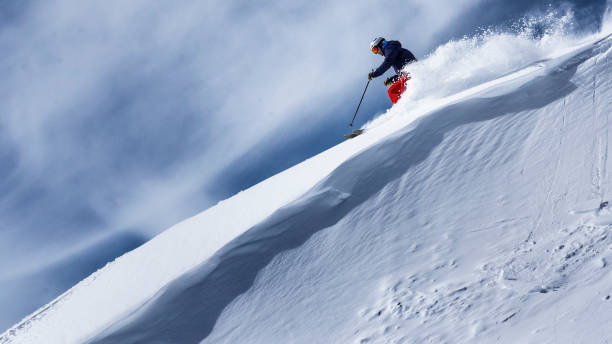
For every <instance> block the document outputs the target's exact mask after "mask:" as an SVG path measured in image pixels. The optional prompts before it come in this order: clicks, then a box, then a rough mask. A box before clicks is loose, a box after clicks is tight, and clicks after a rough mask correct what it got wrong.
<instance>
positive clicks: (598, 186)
mask: <svg viewBox="0 0 612 344" xmlns="http://www.w3.org/2000/svg"><path fill="white" fill-rule="evenodd" d="M611 70H612V38H611V37H610V36H600V37H597V38H593V37H592V38H590V39H589V40H588V41H586V40H585V41H582V42H577V43H576V45H575V46H573V47H572V48H571V49H567V50H566V51H564V52H563V53H559V54H556V55H555V56H552V57H550V58H546V59H539V60H537V61H531V63H528V64H526V66H525V67H524V68H520V69H517V70H514V71H511V72H509V73H507V74H506V75H504V76H503V77H501V78H497V79H494V80H490V81H488V82H486V83H484V84H479V85H476V86H475V87H472V88H470V89H467V90H464V91H462V92H460V93H458V94H453V95H450V96H448V97H445V98H440V99H437V100H436V101H435V102H433V103H427V104H425V103H423V104H411V105H414V107H413V108H409V107H408V104H409V103H408V101H403V102H400V103H398V105H397V106H395V107H394V108H393V109H391V110H390V111H389V113H387V114H386V115H385V116H387V120H385V121H382V122H381V123H379V125H377V126H376V125H372V126H371V127H369V129H368V131H367V132H366V133H365V134H363V135H361V136H359V137H357V138H355V139H353V140H350V141H347V142H345V143H343V144H341V145H339V146H337V147H334V148H332V149H330V150H329V151H326V152H324V153H321V154H320V155H318V156H316V157H314V158H312V159H310V160H308V161H305V162H304V163H302V164H300V165H297V166H295V167H294V168H292V169H289V170H287V171H285V172H283V173H281V174H279V175H277V176H275V177H273V178H270V179H269V180H266V181H264V182H262V183H261V184H259V185H257V186H255V187H253V188H251V189H249V190H246V191H244V192H242V193H240V194H238V195H236V196H234V197H233V198H231V199H228V200H226V201H224V202H222V203H220V204H218V205H217V206H216V207H214V208H211V209H209V210H207V211H206V212H204V213H202V214H200V215H198V216H196V217H194V218H192V219H189V220H187V221H185V222H183V223H181V224H178V225H177V226H175V227H173V228H171V229H169V230H167V231H166V232H164V233H162V234H161V235H159V236H158V237H156V238H155V239H153V240H152V241H150V242H149V243H147V244H145V245H143V246H142V247H140V248H138V249H136V250H134V251H132V252H130V253H128V254H127V255H125V256H123V257H121V258H120V259H118V260H117V261H115V262H113V263H111V264H109V265H108V266H107V267H105V268H104V269H102V270H100V271H98V272H97V273H95V274H94V275H92V276H90V277H89V278H88V279H86V280H84V281H83V282H81V283H80V284H78V285H76V286H75V287H74V288H72V289H71V290H70V291H68V292H67V293H66V294H64V295H63V296H61V297H60V298H58V299H57V300H55V301H54V302H53V303H52V304H49V305H47V306H46V307H45V308H43V309H41V310H40V311H39V312H37V313H36V314H34V315H32V316H30V317H29V318H27V319H25V320H24V321H23V322H22V323H20V324H18V325H16V326H15V327H14V328H12V329H10V330H9V331H8V332H6V333H5V334H3V336H2V337H0V342H1V343H41V342H45V343H80V342H89V343H197V342H203V343H292V342H295V343H423V342H434V343H437V342H449V343H466V342H483V343H485V342H495V341H499V342H505V343H526V342H533V343H571V342H605V341H606V340H612V325H610V324H612V300H611V295H612V274H611V271H610V266H609V262H610V261H611V260H612V233H610V230H612V209H611V208H610V207H609V206H608V205H607V204H606V203H605V202H606V201H609V200H612V190H611V189H610V188H611V187H612V185H610V183H609V182H608V181H609V179H610V176H609V173H610V172H609V171H610V169H611V168H612V166H610V162H609V161H608V151H609V130H610V128H611V126H612V123H610V122H609V116H610V114H611V112H612V73H611V72H610V71H611ZM610 204H612V203H610Z"/></svg>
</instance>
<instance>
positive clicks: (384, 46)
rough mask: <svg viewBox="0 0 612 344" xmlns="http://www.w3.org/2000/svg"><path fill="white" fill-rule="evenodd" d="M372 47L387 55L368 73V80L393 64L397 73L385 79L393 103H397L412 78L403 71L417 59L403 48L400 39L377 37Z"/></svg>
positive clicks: (378, 52)
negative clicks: (407, 82) (391, 39)
mask: <svg viewBox="0 0 612 344" xmlns="http://www.w3.org/2000/svg"><path fill="white" fill-rule="evenodd" d="M370 49H371V50H372V52H373V53H374V54H378V55H381V56H384V57H385V60H384V61H383V63H382V64H381V65H380V67H378V68H377V69H376V70H375V71H373V72H371V73H369V74H368V80H372V79H373V78H377V77H379V76H381V75H383V74H384V73H385V72H386V71H387V70H388V69H389V68H391V67H392V66H393V69H394V70H395V75H394V76H392V77H390V78H388V79H387V80H385V86H391V87H389V90H388V91H387V93H389V98H391V102H392V103H393V104H395V103H397V101H398V100H399V98H400V97H401V95H402V93H404V91H406V81H408V80H410V74H408V73H406V72H402V69H403V68H404V67H405V66H406V65H407V64H409V63H412V62H415V61H416V60H417V59H416V57H414V55H413V54H412V53H411V52H410V50H408V49H404V48H402V44H401V43H400V42H399V41H387V40H386V39H384V38H382V37H376V38H374V39H373V40H372V42H370Z"/></svg>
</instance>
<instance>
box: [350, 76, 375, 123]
mask: <svg viewBox="0 0 612 344" xmlns="http://www.w3.org/2000/svg"><path fill="white" fill-rule="evenodd" d="M368 85H370V80H369V79H368V83H367V84H366V87H365V89H364V90H363V94H362V95H361V100H360V101H359V105H357V110H355V115H354V116H353V120H352V121H351V123H350V124H349V127H352V126H353V122H355V117H357V111H359V107H360V106H361V102H362V101H363V96H365V93H366V91H367V90H368Z"/></svg>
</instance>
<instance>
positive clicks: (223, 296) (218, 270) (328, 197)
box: [91, 43, 597, 343]
mask: <svg viewBox="0 0 612 344" xmlns="http://www.w3.org/2000/svg"><path fill="white" fill-rule="evenodd" d="M595 44H597V43H595ZM591 56H592V54H591V51H590V50H589V49H588V48H587V49H580V51H579V52H578V53H577V54H574V55H572V56H570V57H569V58H568V59H566V60H565V61H566V62H567V64H566V65H567V67H568V68H569V69H570V72H569V74H567V73H566V72H565V71H556V70H555V68H556V67H555V66H551V67H552V68H551V71H550V72H551V75H552V76H551V77H550V78H552V79H553V80H554V81H555V82H556V83H559V86H561V85H563V82H562V81H564V80H565V81H566V82H567V78H569V77H570V76H571V75H572V73H571V69H572V66H574V65H577V64H580V63H582V62H583V61H584V60H586V59H587V58H589V57H591ZM561 64H563V63H561ZM539 69H540V68H536V69H535V70H539ZM557 73H566V74H567V76H564V77H562V78H558V77H557V76H556V74H557ZM520 75H523V74H520ZM520 75H519V76H520ZM562 75H563V74H562ZM532 77H534V75H532ZM514 80H516V77H513V78H509V79H508V81H514ZM531 82H532V83H534V86H533V87H534V89H540V88H542V87H541V86H540V84H539V82H538V81H537V79H535V80H534V79H533V78H532V81H531ZM546 85H550V84H548V83H547V84H546ZM569 90H571V88H568V91H569ZM477 91H480V90H477ZM554 96H555V97H556V96H558V95H557V94H554ZM465 101H466V102H468V103H469V102H470V101H469V99H466V100H465ZM542 101H543V102H546V101H548V100H547V99H544V100H542ZM453 106H454V107H461V106H462V105H460V104H453V105H451V107H453ZM473 106H474V105H473V104H471V103H470V104H469V105H468V107H473ZM440 111H441V112H442V113H443V114H444V115H445V116H446V115H447V112H451V113H452V112H453V111H452V110H449V109H440ZM492 116H494V115H492ZM434 117H436V118H429V117H428V116H424V117H422V118H421V119H420V120H419V121H417V122H415V126H416V127H420V126H422V125H423V126H424V127H425V128H428V127H430V126H433V127H437V126H439V125H440V123H443V120H442V118H439V116H435V114H434ZM466 120H470V121H471V120H482V119H474V116H470V117H469V119H466ZM456 121H457V123H456V125H460V124H461V123H462V121H463V120H462V119H457V120H456ZM423 122H426V124H424V123H423ZM445 130H448V129H445ZM407 133H409V134H408V135H407ZM430 135H431V133H428V130H419V129H417V128H415V129H414V130H411V131H409V132H406V131H403V132H402V133H401V134H399V133H398V134H395V135H392V136H391V137H388V138H387V139H386V140H384V141H382V142H380V143H378V144H377V145H376V146H374V147H371V148H369V149H367V150H364V151H362V152H361V153H359V154H358V155H356V156H353V157H351V158H350V159H348V160H346V161H345V162H343V163H342V164H341V165H340V166H339V167H337V168H336V169H335V170H334V171H333V172H332V173H331V174H330V175H329V176H328V177H326V178H325V179H324V180H322V181H321V182H320V183H319V184H317V186H315V188H314V189H312V190H311V191H309V192H308V193H307V194H306V195H305V196H302V197H300V198H298V199H296V200H295V201H293V202H291V203H290V204H289V205H287V206H286V207H283V208H281V209H279V210H278V211H277V212H275V213H274V214H273V215H271V217H269V218H268V219H266V220H264V221H263V222H262V223H260V224H258V225H256V226H255V227H253V228H251V229H249V230H248V231H247V232H245V233H244V234H243V235H240V236H239V237H238V238H236V239H234V240H233V241H232V242H230V243H228V244H227V245H226V246H224V247H223V248H222V249H221V250H220V251H219V252H218V253H216V254H215V256H213V257H212V258H211V259H210V260H209V261H208V262H205V263H204V264H203V265H202V266H201V267H198V268H196V269H194V270H192V271H191V272H190V273H189V274H188V276H187V277H184V278H183V277H182V278H179V279H178V280H176V281H174V282H172V283H170V284H169V285H168V286H167V287H165V288H164V290H163V292H162V293H161V294H160V295H157V296H156V297H155V298H154V300H153V302H152V304H148V305H147V306H146V307H145V308H146V309H143V311H142V312H138V313H137V314H135V315H134V316H131V317H129V318H127V319H122V320H121V321H120V323H118V324H116V326H113V327H112V328H110V329H108V330H107V331H104V332H103V333H102V334H100V335H99V336H96V338H95V339H93V340H92V341H91V343H113V342H116V341H117V340H127V341H131V340H139V341H148V340H154V339H159V338H161V339H162V340H171V339H174V340H177V341H179V342H193V341H199V340H201V339H202V338H206V337H207V336H208V335H209V334H210V332H211V331H212V329H213V327H214V324H215V322H216V320H217V318H218V317H219V316H220V314H221V312H222V310H223V309H225V307H227V305H229V303H230V302H231V301H232V300H234V299H235V298H236V297H237V296H238V295H240V294H242V293H244V292H246V291H247V290H249V289H250V288H251V287H252V285H253V283H254V280H255V277H256V275H257V272H258V271H260V270H261V269H262V268H263V267H265V266H267V264H268V263H269V262H270V261H271V260H272V258H273V257H275V256H276V255H278V254H279V253H280V252H283V251H285V250H288V249H291V248H295V247H297V246H300V245H302V244H303V243H304V242H305V241H306V240H307V239H308V238H310V237H311V236H312V235H313V234H314V233H316V232H318V231H320V230H322V229H324V228H328V227H329V226H332V225H334V224H335V223H337V222H338V221H339V220H340V219H342V218H343V217H344V216H346V214H348V213H349V212H350V211H351V210H352V209H355V208H356V207H357V206H359V205H360V204H361V203H363V202H364V201H366V200H368V199H369V198H370V197H371V196H372V195H373V194H374V193H376V192H377V191H379V190H381V189H382V188H383V187H384V185H386V184H387V183H389V182H390V181H391V180H395V179H396V178H397V177H399V175H401V173H402V172H403V171H405V170H407V169H408V168H409V166H416V165H418V164H419V163H420V162H421V161H423V160H424V159H425V157H426V156H427V152H421V153H418V154H417V155H415V153H412V154H410V153H408V152H410V151H411V150H410V147H418V146H423V145H422V144H419V143H423V142H428V141H429V140H430V139H431V138H430ZM381 146H382V147H381ZM406 148H408V150H407V151H406V152H405V153H402V151H403V150H405V149H406ZM389 150H390V151H392V152H389ZM381 151H384V153H382V154H381ZM425 151H426V150H425ZM406 153H407V154H406ZM419 154H420V155H419ZM411 155H412V156H411ZM391 156H401V157H403V158H406V157H407V156H408V157H409V158H408V159H405V162H404V163H401V162H398V161H394V162H393V163H389V161H388V159H389V157H391ZM364 161H366V162H367V163H366V164H367V165H368V166H367V167H364V166H363V162H364ZM406 164H407V165H406ZM353 165H354V166H353ZM355 171H365V173H366V174H370V173H371V174H373V175H374V176H368V177H366V178H355V176H354V175H353V173H355ZM368 171H373V172H368ZM347 172H348V173H347ZM376 176H378V177H376ZM300 236H301V237H300ZM296 237H300V238H299V239H296ZM236 275H240V276H241V279H240V282H241V285H240V286H239V287H236V288H237V290H233V291H228V290H227V289H228V287H227V286H226V283H227V281H226V280H225V279H224V278H228V276H236ZM244 276H250V277H244ZM229 289H233V288H232V287H230V288H229ZM219 290H224V292H222V293H217V291H219ZM208 291H214V292H212V294H210V295H208V293H209V292H208ZM203 295H205V296H203ZM194 299H197V300H203V301H201V302H199V303H198V304H197V305H196V306H192V305H190V303H191V302H192V300H194ZM177 305H179V306H177ZM186 309H187V310H188V311H187V312H186V311H185V310H186ZM203 310H206V312H204V311H203ZM175 312H181V314H182V315H183V316H184V317H186V318H190V317H191V319H198V321H197V322H195V321H185V318H182V319H175V318H174V317H173V316H171V318H172V319H168V316H167V314H175ZM159 319H165V321H161V323H160V321H159ZM508 320H509V318H508ZM151 323H156V328H159V327H161V328H162V329H161V330H156V331H155V332H154V335H152V336H150V337H149V336H148V334H151V331H150V330H149V331H147V328H148V326H150V324H151ZM170 329H172V336H173V337H172V338H169V337H164V333H169V332H171V331H170ZM177 329H178V330H177ZM143 333H146V334H143Z"/></svg>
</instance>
